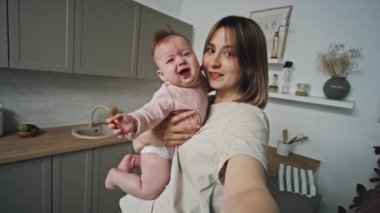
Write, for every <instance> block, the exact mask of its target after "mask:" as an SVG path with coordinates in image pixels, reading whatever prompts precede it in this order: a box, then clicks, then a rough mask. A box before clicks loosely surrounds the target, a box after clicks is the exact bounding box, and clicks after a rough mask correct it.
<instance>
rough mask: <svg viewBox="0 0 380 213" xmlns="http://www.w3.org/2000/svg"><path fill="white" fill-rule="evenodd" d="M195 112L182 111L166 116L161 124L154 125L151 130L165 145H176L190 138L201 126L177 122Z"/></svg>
mask: <svg viewBox="0 0 380 213" xmlns="http://www.w3.org/2000/svg"><path fill="white" fill-rule="evenodd" d="M195 113H196V112H195V111H193V110H191V111H184V112H181V113H179V114H176V115H171V116H169V117H168V118H166V119H165V120H164V121H163V122H161V124H159V125H158V126H156V127H155V128H154V129H153V130H152V132H153V134H154V135H156V136H157V137H159V138H161V140H162V142H163V143H164V144H165V145H170V146H177V145H181V144H183V143H184V142H185V141H187V140H188V139H190V138H191V137H192V136H193V135H194V134H195V133H196V132H197V131H198V130H199V128H201V127H200V126H199V125H195V124H194V125H191V124H178V123H180V122H181V121H183V120H185V119H187V118H189V117H190V116H192V115H194V114H195Z"/></svg>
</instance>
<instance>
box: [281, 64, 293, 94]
mask: <svg viewBox="0 0 380 213" xmlns="http://www.w3.org/2000/svg"><path fill="white" fill-rule="evenodd" d="M290 69H291V68H290V67H286V68H284V79H283V82H282V90H281V92H282V93H284V94H289V90H290V82H291V80H292V71H291V70H290Z"/></svg>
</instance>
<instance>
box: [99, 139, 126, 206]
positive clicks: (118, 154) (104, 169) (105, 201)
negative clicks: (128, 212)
mask: <svg viewBox="0 0 380 213" xmlns="http://www.w3.org/2000/svg"><path fill="white" fill-rule="evenodd" d="M132 150H133V147H132V143H131V142H125V143H123V144H118V145H111V146H106V147H102V148H99V149H95V151H94V182H93V183H94V184H93V194H92V209H93V213H117V212H120V211H121V210H120V207H119V200H120V198H121V197H123V196H124V195H125V193H124V192H122V191H121V190H108V189H106V188H105V186H104V182H105V179H106V176H107V174H108V171H109V170H110V169H111V168H113V167H117V165H118V164H119V162H120V160H121V159H122V158H123V157H124V155H126V154H128V153H132Z"/></svg>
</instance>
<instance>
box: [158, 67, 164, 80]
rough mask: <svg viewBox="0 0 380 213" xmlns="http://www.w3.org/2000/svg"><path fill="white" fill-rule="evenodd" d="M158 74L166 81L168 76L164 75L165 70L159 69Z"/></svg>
mask: <svg viewBox="0 0 380 213" xmlns="http://www.w3.org/2000/svg"><path fill="white" fill-rule="evenodd" d="M157 76H158V77H159V78H160V79H161V81H166V77H165V75H164V72H162V70H160V69H157Z"/></svg>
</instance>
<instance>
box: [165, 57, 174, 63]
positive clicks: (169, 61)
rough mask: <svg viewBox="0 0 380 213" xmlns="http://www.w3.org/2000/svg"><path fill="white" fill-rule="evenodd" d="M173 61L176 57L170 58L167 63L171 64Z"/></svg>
mask: <svg viewBox="0 0 380 213" xmlns="http://www.w3.org/2000/svg"><path fill="white" fill-rule="evenodd" d="M173 62H174V58H169V59H168V60H166V63H167V64H170V63H173Z"/></svg>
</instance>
